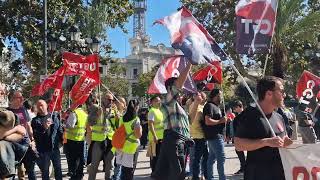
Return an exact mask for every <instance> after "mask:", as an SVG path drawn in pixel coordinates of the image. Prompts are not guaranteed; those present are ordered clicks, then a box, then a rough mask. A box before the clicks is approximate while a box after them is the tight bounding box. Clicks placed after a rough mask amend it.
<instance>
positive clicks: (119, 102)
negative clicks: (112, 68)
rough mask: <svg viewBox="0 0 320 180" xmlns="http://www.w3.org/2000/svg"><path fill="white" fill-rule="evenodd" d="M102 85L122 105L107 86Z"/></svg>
mask: <svg viewBox="0 0 320 180" xmlns="http://www.w3.org/2000/svg"><path fill="white" fill-rule="evenodd" d="M100 84H101V85H102V87H104V88H105V89H106V90H107V91H108V92H109V93H110V94H111V95H112V96H113V97H114V99H115V100H116V101H118V102H119V103H120V101H119V99H118V98H117V97H116V96H115V95H114V94H113V93H112V92H111V91H110V89H109V88H108V87H107V86H106V85H104V84H102V83H100Z"/></svg>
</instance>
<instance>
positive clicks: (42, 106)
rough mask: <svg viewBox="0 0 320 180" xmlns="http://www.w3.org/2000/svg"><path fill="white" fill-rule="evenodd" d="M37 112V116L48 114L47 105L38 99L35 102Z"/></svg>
mask: <svg viewBox="0 0 320 180" xmlns="http://www.w3.org/2000/svg"><path fill="white" fill-rule="evenodd" d="M37 110H38V114H39V115H43V116H44V115H47V114H48V105H47V103H46V101H44V100H42V99H40V100H38V102H37Z"/></svg>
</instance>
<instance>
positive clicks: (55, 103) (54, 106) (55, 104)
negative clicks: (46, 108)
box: [50, 89, 61, 120]
mask: <svg viewBox="0 0 320 180" xmlns="http://www.w3.org/2000/svg"><path fill="white" fill-rule="evenodd" d="M60 93H61V89H60V90H59V94H58V96H57V98H56V101H55V102H54V105H53V109H52V112H51V116H50V117H51V120H52V116H53V112H54V109H55V108H56V106H57V102H58V98H59V97H60Z"/></svg>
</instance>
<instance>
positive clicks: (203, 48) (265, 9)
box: [31, 0, 320, 111]
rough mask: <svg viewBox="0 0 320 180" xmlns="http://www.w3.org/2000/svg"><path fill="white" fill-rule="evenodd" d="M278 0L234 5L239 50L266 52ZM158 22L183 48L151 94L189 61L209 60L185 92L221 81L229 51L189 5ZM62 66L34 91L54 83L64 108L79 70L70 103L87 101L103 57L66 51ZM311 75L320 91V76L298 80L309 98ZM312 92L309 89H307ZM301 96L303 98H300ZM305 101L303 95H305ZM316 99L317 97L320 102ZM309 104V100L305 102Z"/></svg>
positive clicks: (164, 66)
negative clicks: (66, 86) (67, 82)
mask: <svg viewBox="0 0 320 180" xmlns="http://www.w3.org/2000/svg"><path fill="white" fill-rule="evenodd" d="M277 6H278V0H258V1H257V0H240V1H239V3H238V4H237V6H236V7H235V9H236V25H237V29H236V32H237V36H236V50H237V52H238V53H239V54H253V53H268V52H269V49H270V44H271V39H272V36H273V34H274V29H275V22H276V15H277ZM155 24H161V25H163V26H165V27H166V28H167V29H168V31H169V34H170V39H171V44H172V47H173V48H175V49H178V50H181V52H182V54H183V55H173V56H171V57H167V58H165V59H163V60H162V62H161V64H160V67H159V68H158V71H157V72H156V74H155V77H154V79H153V81H152V82H151V84H150V86H149V88H148V91H147V93H148V94H165V93H167V91H166V88H165V85H164V84H165V81H166V80H167V79H169V78H171V77H178V76H179V74H180V73H181V72H182V71H183V70H184V69H185V68H186V66H187V63H188V62H190V63H191V64H193V65H203V64H204V65H205V67H204V68H202V69H200V70H198V71H197V72H195V73H194V74H189V75H188V78H187V80H186V82H185V84H184V87H183V88H184V90H185V92H187V93H191V94H193V93H196V92H197V91H198V90H212V89H213V88H214V87H215V84H222V83H223V78H222V65H221V61H224V60H226V59H228V58H227V55H226V53H225V52H224V51H223V49H222V48H221V47H220V46H219V44H218V43H217V42H216V41H215V39H214V38H213V37H212V36H211V35H210V33H209V32H208V31H207V30H206V29H205V28H204V27H203V25H202V24H201V23H199V22H198V21H197V19H196V18H195V17H194V16H193V15H192V13H191V12H190V11H189V10H188V9H187V8H186V7H182V8H180V10H178V11H177V12H175V13H173V14H172V15H170V16H166V17H164V18H162V19H159V20H156V21H155ZM62 60H63V66H62V67H60V68H59V69H58V70H57V71H56V72H55V73H53V74H52V75H50V76H48V77H47V78H46V79H45V80H44V81H43V82H42V83H39V84H37V85H36V86H35V87H34V88H33V90H32V93H31V95H32V96H41V95H43V94H44V93H45V92H47V91H48V90H49V89H50V88H53V89H54V93H53V96H52V100H51V102H50V104H49V107H50V110H52V111H54V110H57V111H59V110H61V107H62V96H63V89H62V82H63V79H64V76H79V79H78V81H77V82H76V83H75V84H74V86H73V87H72V89H71V91H70V98H71V99H72V102H73V103H72V105H71V109H75V108H76V107H78V106H79V105H81V104H83V103H84V102H85V101H86V100H87V98H88V96H89V94H90V93H91V91H92V90H93V89H94V88H95V87H96V86H98V85H99V83H100V74H99V57H98V55H97V54H92V55H89V56H82V55H79V54H74V53H70V52H65V53H64V54H63V57H62ZM310 79H311V80H312V81H313V82H314V83H315V84H316V85H315V86H312V88H311V92H312V93H313V94H316V95H314V96H312V98H313V99H312V101H310V102H315V101H316V102H317V101H318V99H317V97H319V96H320V95H319V84H320V83H319V77H317V76H315V75H311V73H310V72H307V71H305V72H304V73H303V75H302V76H301V79H300V81H299V82H298V85H297V97H298V98H300V99H303V98H310V97H311V96H310V94H307V93H305V91H306V89H308V88H309V89H310V87H309V86H308V82H309V81H310ZM308 92H309V91H308ZM301 97H302V98H301ZM302 102H305V101H302ZM317 103H318V102H317ZM307 107H308V108H310V106H309V105H308V106H307Z"/></svg>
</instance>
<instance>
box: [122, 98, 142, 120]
mask: <svg viewBox="0 0 320 180" xmlns="http://www.w3.org/2000/svg"><path fill="white" fill-rule="evenodd" d="M137 106H139V101H138V100H137V99H132V100H130V101H129V103H128V107H127V111H126V113H125V114H124V115H123V121H124V122H129V121H131V120H132V119H133V118H135V117H137V112H138V111H137V110H135V108H136V107H137Z"/></svg>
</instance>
